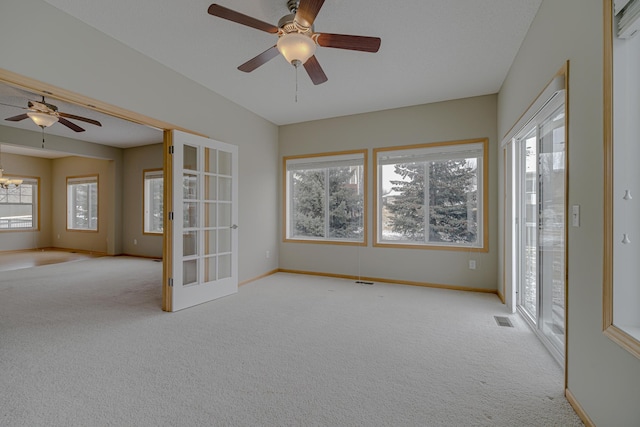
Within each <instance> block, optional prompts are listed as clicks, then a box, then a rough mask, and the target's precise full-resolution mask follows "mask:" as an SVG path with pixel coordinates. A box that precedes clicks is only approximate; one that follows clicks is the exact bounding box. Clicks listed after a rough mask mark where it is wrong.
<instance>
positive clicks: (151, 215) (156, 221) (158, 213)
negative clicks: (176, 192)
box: [144, 169, 164, 234]
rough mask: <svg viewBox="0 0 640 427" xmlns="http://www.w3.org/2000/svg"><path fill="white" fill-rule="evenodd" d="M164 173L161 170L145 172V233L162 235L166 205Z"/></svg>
mask: <svg viewBox="0 0 640 427" xmlns="http://www.w3.org/2000/svg"><path fill="white" fill-rule="evenodd" d="M163 188H164V183H163V173H162V169H159V170H146V171H144V232H145V233H151V234H162V232H163V225H162V221H163V214H162V208H163V205H164V196H163Z"/></svg>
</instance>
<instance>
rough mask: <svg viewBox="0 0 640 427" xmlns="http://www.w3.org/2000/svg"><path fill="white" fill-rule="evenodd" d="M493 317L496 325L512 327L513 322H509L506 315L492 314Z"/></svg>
mask: <svg viewBox="0 0 640 427" xmlns="http://www.w3.org/2000/svg"><path fill="white" fill-rule="evenodd" d="M493 318H494V319H496V323H497V324H498V326H505V327H508V328H513V324H512V323H511V320H509V318H508V317H505V316H493Z"/></svg>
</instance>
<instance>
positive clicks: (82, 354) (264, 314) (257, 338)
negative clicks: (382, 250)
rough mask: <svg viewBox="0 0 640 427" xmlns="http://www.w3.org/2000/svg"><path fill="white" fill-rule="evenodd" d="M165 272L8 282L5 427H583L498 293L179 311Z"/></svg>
mask: <svg viewBox="0 0 640 427" xmlns="http://www.w3.org/2000/svg"><path fill="white" fill-rule="evenodd" d="M160 278H161V263H157V262H153V261H150V260H141V259H133V258H127V257H119V258H110V257H105V258H99V259H92V260H87V261H80V262H74V263H70V264H59V265H49V266H43V267H36V268H32V269H27V270H21V271H10V272H3V273H1V274H0V295H1V298H0V383H1V384H2V387H0V425H3V426H4V425H6V426H45V425H46V426H576V425H582V424H581V422H580V420H579V418H578V417H577V416H576V414H575V413H574V412H573V410H572V409H571V407H570V406H569V404H568V402H567V401H566V400H565V398H564V397H563V373H562V370H561V369H560V368H559V367H558V366H557V365H556V363H555V362H554V361H553V359H552V358H551V356H550V355H549V354H548V353H547V352H546V350H545V349H544V348H543V347H542V345H541V344H540V343H539V342H538V340H537V339H536V338H535V337H534V336H533V334H532V333H531V332H530V330H528V328H527V327H526V326H525V325H524V323H523V322H522V321H520V320H519V319H518V318H517V317H515V316H511V319H512V321H513V322H514V324H515V327H514V328H504V327H499V326H497V324H496V322H495V320H494V318H493V316H494V315H504V314H505V313H504V311H505V308H504V306H503V305H502V304H501V303H500V301H499V300H498V298H497V297H496V296H495V295H487V294H477V293H465V292H457V291H449V290H440V289H427V288H419V287H410V286H400V285H389V284H374V285H373V286H369V285H358V284H355V283H353V282H352V281H347V280H337V279H329V278H321V277H308V276H297V275H291V274H276V275H273V276H270V277H267V278H264V279H261V280H259V281H256V282H253V283H250V284H248V285H246V286H243V287H241V288H240V290H239V293H238V294H236V295H233V296H230V297H226V298H223V299H221V300H217V301H214V302H210V303H207V304H203V305H200V306H197V307H194V308H191V309H187V310H184V311H181V312H178V313H173V314H169V313H164V312H162V311H161V310H160V302H161V294H160Z"/></svg>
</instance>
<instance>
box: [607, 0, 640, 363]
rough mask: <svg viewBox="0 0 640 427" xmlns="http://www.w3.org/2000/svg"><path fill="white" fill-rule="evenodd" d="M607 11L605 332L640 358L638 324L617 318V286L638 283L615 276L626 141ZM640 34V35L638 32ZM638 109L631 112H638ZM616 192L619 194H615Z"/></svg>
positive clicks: (611, 13)
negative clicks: (619, 175) (619, 166)
mask: <svg viewBox="0 0 640 427" xmlns="http://www.w3.org/2000/svg"><path fill="white" fill-rule="evenodd" d="M603 6H604V13H603V20H604V21H603V31H604V37H603V38H604V54H603V63H604V73H603V85H604V99H603V101H604V102H603V116H604V117H603V128H604V138H603V139H604V156H603V163H604V165H603V166H604V197H603V199H604V200H603V201H604V217H603V231H604V243H603V252H604V255H603V266H602V268H603V280H602V332H603V334H604V335H605V336H606V337H608V338H609V339H610V340H612V341H613V342H615V343H616V344H618V345H619V346H620V347H622V348H623V349H625V350H626V351H628V352H629V353H631V354H632V355H633V356H635V357H636V358H638V359H640V339H639V338H638V333H637V332H636V331H637V329H638V327H637V326H636V325H633V326H634V329H635V330H634V331H633V332H635V333H630V332H631V331H630V329H629V326H627V325H619V324H617V322H616V318H617V317H618V314H616V313H618V312H620V311H622V312H623V313H624V312H625V311H624V308H623V307H621V306H620V305H619V304H616V298H614V296H615V295H616V293H618V292H619V291H616V289H623V290H624V289H625V286H633V285H634V284H635V285H636V286H637V282H633V284H632V285H629V283H623V282H621V281H620V279H618V280H616V279H615V278H614V272H615V270H616V262H615V258H614V254H615V250H616V246H617V244H618V242H620V240H621V239H620V235H619V234H618V235H616V231H617V230H616V229H615V221H614V216H615V215H614V211H615V210H616V209H618V210H620V209H621V206H620V199H618V197H620V196H619V195H618V194H617V193H616V190H617V188H616V186H615V185H614V184H615V183H614V177H615V171H614V165H615V163H616V162H615V160H616V156H619V155H620V154H617V153H616V149H614V147H619V146H620V145H623V143H622V142H618V143H617V144H616V138H615V136H614V130H615V127H616V117H617V118H618V119H620V113H619V112H618V113H617V114H616V111H615V105H616V104H617V101H616V97H615V94H616V86H615V84H614V83H615V81H614V76H615V74H616V68H615V61H614V58H615V50H616V49H615V48H614V40H615V39H616V36H615V34H614V29H615V27H614V22H615V19H616V17H615V14H614V3H613V0H603ZM636 37H638V36H637V35H636ZM635 112H636V111H634V112H632V113H630V114H634V113H635ZM614 193H615V196H614Z"/></svg>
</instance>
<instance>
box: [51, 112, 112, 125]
mask: <svg viewBox="0 0 640 427" xmlns="http://www.w3.org/2000/svg"><path fill="white" fill-rule="evenodd" d="M58 116H60V117H66V118H67V119H73V120H80V121H81V122H86V123H91V124H92V125H96V126H100V127H102V123H100V122H99V121H97V120H93V119H88V118H86V117H82V116H76V115H74V114H68V113H58Z"/></svg>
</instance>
